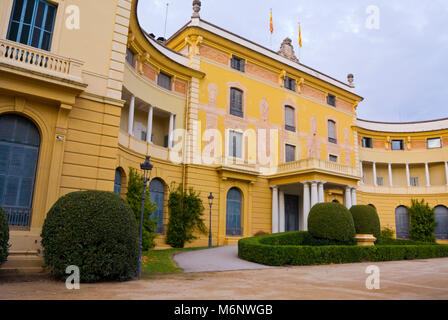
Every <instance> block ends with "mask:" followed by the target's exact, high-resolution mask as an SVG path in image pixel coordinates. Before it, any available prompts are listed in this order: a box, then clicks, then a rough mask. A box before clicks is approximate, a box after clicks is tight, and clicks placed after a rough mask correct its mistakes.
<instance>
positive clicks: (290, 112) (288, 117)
mask: <svg viewBox="0 0 448 320" xmlns="http://www.w3.org/2000/svg"><path fill="white" fill-rule="evenodd" d="M285 129H286V130H287V131H292V132H296V122H295V109H294V108H293V107H291V106H285Z"/></svg>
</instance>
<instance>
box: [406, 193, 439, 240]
mask: <svg viewBox="0 0 448 320" xmlns="http://www.w3.org/2000/svg"><path fill="white" fill-rule="evenodd" d="M408 210H409V218H410V228H409V235H410V237H411V240H414V241H423V242H431V243H435V242H436V236H435V230H436V228H437V222H436V217H435V213H434V208H431V207H430V206H429V204H428V203H427V202H425V200H421V201H418V200H415V199H413V200H412V205H411V207H410V208H408Z"/></svg>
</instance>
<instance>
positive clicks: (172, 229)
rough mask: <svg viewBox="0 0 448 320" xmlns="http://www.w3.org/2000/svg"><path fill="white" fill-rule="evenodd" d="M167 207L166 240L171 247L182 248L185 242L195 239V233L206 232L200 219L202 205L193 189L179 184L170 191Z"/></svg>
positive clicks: (202, 209)
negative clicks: (184, 188) (186, 188)
mask: <svg viewBox="0 0 448 320" xmlns="http://www.w3.org/2000/svg"><path fill="white" fill-rule="evenodd" d="M168 208H169V216H170V217H169V222H168V230H167V241H166V242H167V243H168V244H169V245H170V246H172V247H173V248H183V247H184V246H185V244H186V243H188V242H191V241H192V240H195V239H197V237H196V236H195V234H196V233H202V234H206V233H207V229H206V227H205V224H204V222H203V220H202V214H203V211H204V205H203V203H202V200H201V198H200V197H199V193H196V192H195V191H194V190H193V189H190V190H189V191H188V192H187V191H185V190H183V188H182V185H179V187H178V188H177V189H176V190H174V191H172V192H171V193H170V198H169V201H168Z"/></svg>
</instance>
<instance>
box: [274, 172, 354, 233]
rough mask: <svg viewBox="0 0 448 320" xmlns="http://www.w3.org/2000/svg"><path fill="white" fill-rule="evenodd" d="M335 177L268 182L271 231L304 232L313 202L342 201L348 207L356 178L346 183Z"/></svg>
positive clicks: (351, 201)
mask: <svg viewBox="0 0 448 320" xmlns="http://www.w3.org/2000/svg"><path fill="white" fill-rule="evenodd" d="M335 180H337V179H326V180H320V179H315V180H314V179H312V180H304V181H300V182H297V183H289V184H275V185H271V190H272V233H280V232H287V231H308V216H309V213H310V211H311V209H312V208H313V207H314V206H315V205H316V204H319V203H324V202H340V203H342V202H343V204H344V205H345V206H346V207H347V208H348V209H350V208H351V207H352V206H354V205H356V204H357V180H356V179H354V180H353V181H352V182H351V183H350V184H346V185H344V184H341V183H338V182H336V181H335ZM294 202H296V203H295V204H294ZM296 221H297V223H296Z"/></svg>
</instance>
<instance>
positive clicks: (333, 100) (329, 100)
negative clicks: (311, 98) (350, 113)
mask: <svg viewBox="0 0 448 320" xmlns="http://www.w3.org/2000/svg"><path fill="white" fill-rule="evenodd" d="M327 104H329V105H330V106H333V107H336V96H334V95H332V94H329V95H328V96H327Z"/></svg>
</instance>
